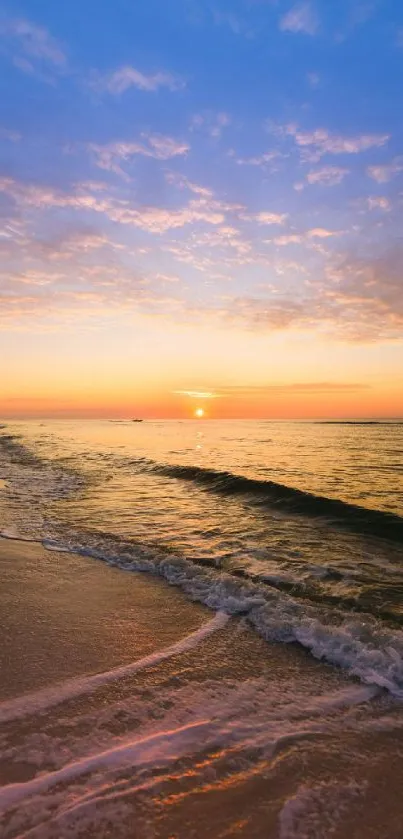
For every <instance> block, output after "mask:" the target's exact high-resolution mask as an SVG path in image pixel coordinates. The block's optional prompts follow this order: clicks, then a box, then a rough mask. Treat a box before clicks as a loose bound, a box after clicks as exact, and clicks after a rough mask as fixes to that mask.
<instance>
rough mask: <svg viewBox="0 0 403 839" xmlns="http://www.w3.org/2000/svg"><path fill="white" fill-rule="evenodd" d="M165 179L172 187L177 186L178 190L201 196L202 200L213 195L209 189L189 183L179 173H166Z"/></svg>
mask: <svg viewBox="0 0 403 839" xmlns="http://www.w3.org/2000/svg"><path fill="white" fill-rule="evenodd" d="M165 179H166V181H167V183H169V184H171V185H172V186H177V187H178V188H179V189H188V190H189V191H190V192H193V193H195V194H196V195H201V196H203V197H204V198H211V197H212V195H213V193H212V191H211V189H208V188H207V187H205V186H200V184H195V183H193V182H192V181H189V179H188V178H187V177H186V176H185V175H181V174H179V172H167V173H166V175H165Z"/></svg>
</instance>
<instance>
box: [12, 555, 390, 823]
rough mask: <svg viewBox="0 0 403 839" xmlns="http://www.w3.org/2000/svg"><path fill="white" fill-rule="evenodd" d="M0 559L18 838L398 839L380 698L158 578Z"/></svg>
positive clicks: (41, 560) (63, 558) (70, 558)
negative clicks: (231, 838) (269, 641)
mask: <svg viewBox="0 0 403 839" xmlns="http://www.w3.org/2000/svg"><path fill="white" fill-rule="evenodd" d="M0 563H1V574H2V594H1V616H2V644H1V653H0V666H1V674H2V678H1V700H2V701H1V702H0V737H1V740H0V743H1V755H2V756H1V762H0V771H1V781H2V784H3V786H2V788H1V790H0V811H1V813H2V835H3V836H4V837H5V839H15V838H16V837H19V836H28V835H29V836H30V837H40V838H41V839H42V837H49V839H53V837H54V839H56V837H70V836H72V835H74V836H77V837H80V836H83V837H84V836H91V837H92V836H109V835H112V834H113V835H114V836H119V837H122V839H128V837H139V839H142V838H143V837H144V839H148V837H155V839H172V838H173V837H176V839H188V837H195V839H202V837H205V836H206V835H208V833H212V834H213V835H214V836H217V837H227V836H240V837H245V839H246V837H256V839H257V838H258V837H262V836H266V837H270V839H271V837H273V839H274V837H279V839H293V838H294V837H295V839H297V837H298V839H303V838H304V837H306V839H308V837H309V839H311V837H318V839H319V838H320V839H321V838H322V837H323V839H325V837H327V836H332V837H333V836H334V837H336V839H342V837H345V836H350V837H353V839H354V837H356V839H362V837H364V836H365V837H379V836H384V837H388V839H400V836H401V819H400V816H399V807H398V803H397V802H398V796H399V793H400V787H401V782H402V780H403V770H402V763H401V751H402V745H403V740H402V737H401V731H400V722H399V715H398V709H397V708H396V706H395V705H394V703H393V702H391V700H390V699H388V698H387V697H386V696H385V695H384V694H382V693H378V694H376V691H374V689H373V688H370V687H366V686H363V685H362V684H359V683H358V682H357V681H355V680H353V679H351V678H348V677H347V676H346V675H345V674H343V673H342V672H340V671H338V670H336V669H334V668H332V667H330V666H327V665H324V664H321V663H319V662H316V661H315V660H314V659H313V658H311V657H309V656H307V654H306V653H305V652H304V651H303V650H301V649H300V648H298V647H296V646H294V645H292V646H285V645H268V644H266V643H265V642H264V641H263V640H262V639H260V638H259V637H258V636H257V635H256V634H255V633H254V632H252V630H251V629H250V628H249V627H248V626H247V624H246V623H245V621H244V620H242V619H239V618H237V619H234V618H228V617H227V616H225V615H220V614H218V615H217V614H216V613H214V612H211V611H209V610H208V609H206V608H205V607H203V606H200V605H199V604H194V603H192V602H190V601H189V600H186V599H185V597H184V596H183V595H182V594H181V592H178V591H177V590H176V589H173V588H170V587H169V586H168V585H166V583H164V582H161V581H159V580H156V579H155V578H153V577H151V576H148V575H141V574H132V573H124V572H122V571H121V570H119V569H114V568H110V567H108V566H107V565H105V564H102V563H98V562H96V561H94V560H91V559H87V558H84V557H80V556H75V555H72V554H68V553H57V552H54V551H52V552H50V551H45V550H44V549H43V548H42V547H41V546H40V545H37V544H28V543H23V542H18V541H8V540H2V541H1V542H0ZM156 616H158V617H157V619H156ZM94 677H95V681H94ZM375 694H376V695H375ZM371 696H372V697H373V698H372V700H371Z"/></svg>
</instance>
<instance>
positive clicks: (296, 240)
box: [274, 227, 338, 246]
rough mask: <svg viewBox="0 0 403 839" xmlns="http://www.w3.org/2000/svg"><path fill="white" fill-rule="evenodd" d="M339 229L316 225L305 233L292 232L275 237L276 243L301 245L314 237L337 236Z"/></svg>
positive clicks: (327, 237) (326, 237)
mask: <svg viewBox="0 0 403 839" xmlns="http://www.w3.org/2000/svg"><path fill="white" fill-rule="evenodd" d="M337 235H338V231H337V230H326V229H325V228H323V227H314V228H312V230H307V231H306V232H305V233H290V234H288V235H287V234H286V235H284V236H278V237H277V238H276V239H274V242H275V244H276V245H280V246H286V245H301V244H304V243H306V242H309V241H312V239H329V238H331V237H332V236H337Z"/></svg>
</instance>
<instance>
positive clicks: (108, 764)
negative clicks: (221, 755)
mask: <svg viewBox="0 0 403 839" xmlns="http://www.w3.org/2000/svg"><path fill="white" fill-rule="evenodd" d="M213 727H214V724H213V723H211V722H209V721H208V720H200V721H197V722H194V723H190V724H189V725H186V726H183V727H182V728H179V729H174V730H172V731H163V732H158V733H157V734H153V735H151V736H149V737H145V738H144V739H140V740H131V741H129V742H128V743H124V744H120V745H118V746H114V747H112V748H111V749H107V750H106V751H104V752H99V753H97V754H95V755H91V756H90V757H86V758H83V759H82V760H78V761H76V762H74V763H69V764H68V765H67V766H64V767H63V768H62V769H57V770H56V771H55V772H48V773H46V774H40V775H38V776H37V777H36V778H33V779H32V780H31V781H26V782H25V783H19V784H8V785H7V786H5V787H3V788H2V789H0V812H2V811H3V812H4V811H5V810H8V809H9V808H10V807H14V806H15V805H16V804H18V803H19V802H20V801H23V800H24V799H25V798H28V797H30V796H32V795H38V794H40V793H43V792H46V791H47V790H49V789H51V788H52V787H54V786H56V784H60V783H68V782H70V781H72V780H75V779H76V778H79V777H80V776H81V775H84V774H86V773H88V772H96V771H99V770H100V769H116V768H119V767H120V766H124V765H129V766H134V765H136V766H138V765H139V764H140V765H141V766H142V767H148V768H149V767H151V766H154V765H156V764H164V763H165V762H167V761H169V760H172V759H177V758H179V757H181V756H182V755H183V754H184V753H187V752H188V750H189V749H192V748H194V747H197V745H198V744H200V742H202V739H203V737H205V736H206V735H207V734H209V733H210V730H211V729H212V728H213Z"/></svg>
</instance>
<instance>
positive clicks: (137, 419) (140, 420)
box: [132, 417, 144, 422]
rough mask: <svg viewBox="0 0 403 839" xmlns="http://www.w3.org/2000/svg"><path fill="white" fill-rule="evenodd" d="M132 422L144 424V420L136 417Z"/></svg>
mask: <svg viewBox="0 0 403 839" xmlns="http://www.w3.org/2000/svg"><path fill="white" fill-rule="evenodd" d="M132 422H144V420H142V419H139V418H137V417H136V418H135V419H132Z"/></svg>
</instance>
